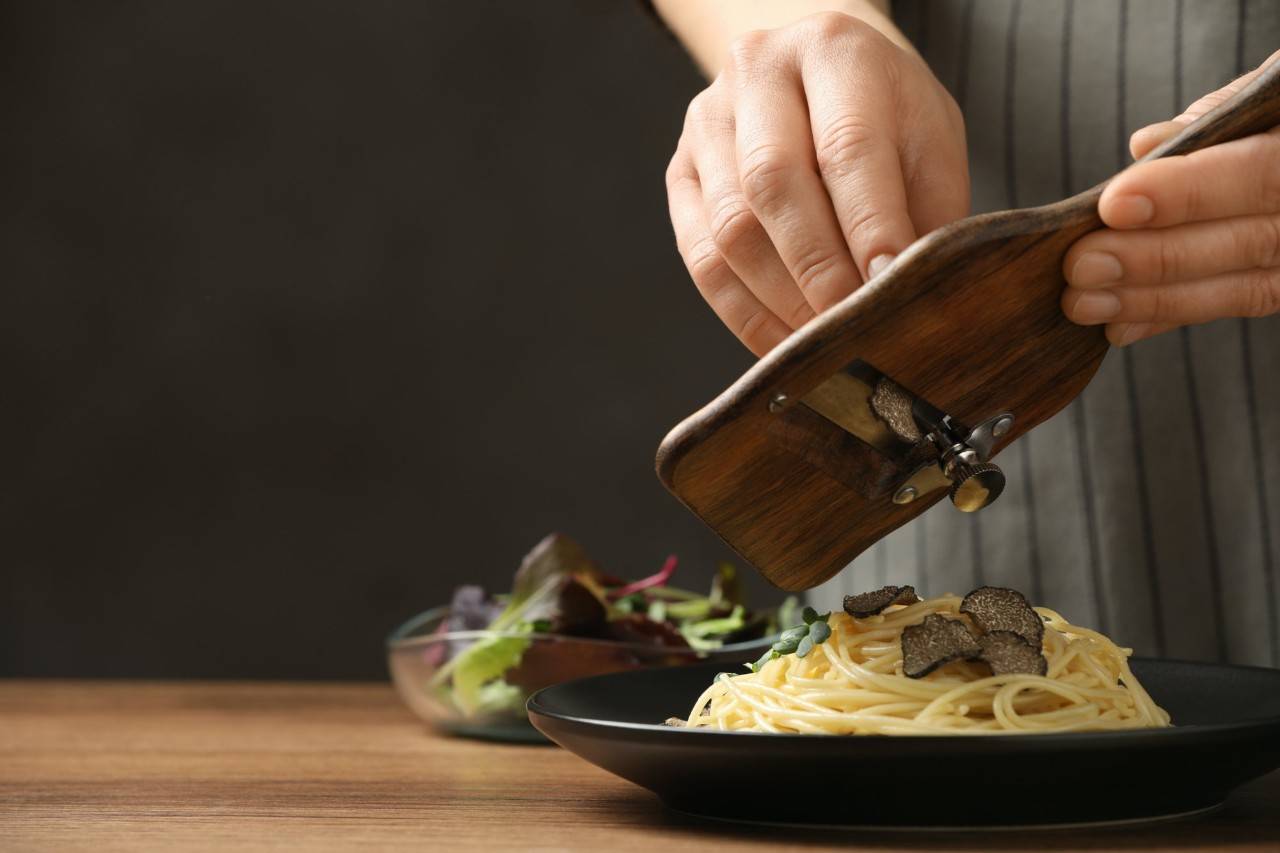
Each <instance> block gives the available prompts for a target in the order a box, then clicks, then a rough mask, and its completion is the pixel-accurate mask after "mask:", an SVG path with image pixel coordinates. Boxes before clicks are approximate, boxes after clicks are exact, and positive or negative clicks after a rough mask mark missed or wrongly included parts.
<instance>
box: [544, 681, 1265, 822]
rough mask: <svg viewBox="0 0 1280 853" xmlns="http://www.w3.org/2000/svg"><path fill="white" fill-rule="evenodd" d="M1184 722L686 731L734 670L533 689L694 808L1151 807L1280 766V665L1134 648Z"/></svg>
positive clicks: (873, 811)
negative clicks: (969, 729) (883, 730)
mask: <svg viewBox="0 0 1280 853" xmlns="http://www.w3.org/2000/svg"><path fill="white" fill-rule="evenodd" d="M1132 665H1133V670H1134V673H1135V674H1136V675H1137V676H1138V678H1140V679H1141V680H1142V683H1143V685H1144V686H1145V687H1146V688H1147V690H1148V691H1149V692H1150V693H1151V695H1152V697H1153V698H1154V699H1155V700H1156V702H1158V703H1159V704H1160V705H1162V706H1163V707H1164V708H1165V709H1166V710H1168V711H1169V713H1170V714H1171V715H1172V716H1173V721H1174V723H1175V726H1174V727H1173V728H1168V729H1147V730H1140V731H1129V732H1099V733H1092V734H1086V733H1080V734H1057V735H970V736H964V735H958V736H953V735H949V736H938V737H931V736H884V735H868V736H856V737H831V736H822V735H775V734H756V733H733V732H714V731H698V730H685V729H679V728H670V727H667V726H663V725H655V723H660V722H661V721H662V720H665V719H666V718H668V717H672V716H676V717H679V716H684V715H685V714H686V713H687V712H688V709H689V708H690V707H691V706H692V704H693V701H694V700H695V699H697V698H698V694H699V693H701V692H702V690H703V689H704V688H705V687H706V686H707V685H708V684H710V683H711V680H712V678H713V677H714V676H715V674H716V672H718V671H720V670H721V669H722V668H723V667H721V666H716V665H714V664H712V665H699V666H685V667H674V668H670V669H654V670H647V671H641V672H623V673H616V674H613V675H602V676H597V677H595V678H586V679H582V680H580V681H571V682H567V683H565V684H559V685H556V686H554V687H548V688H546V689H545V690H541V691H539V692H538V693H536V694H534V695H533V696H532V697H531V698H530V699H529V718H530V720H531V721H532V722H533V724H534V725H535V726H537V727H538V728H539V729H540V730H541V731H542V732H543V733H544V734H546V735H547V737H549V738H551V739H552V740H554V741H555V742H556V743H558V744H560V745H561V746H563V747H564V748H565V749H567V750H569V751H570V752H573V753H576V754H577V755H579V756H581V757H582V758H585V759H586V760H587V761H590V762H591V763H593V764H596V765H599V766H600V767H603V768H604V769H606V770H608V771H610V772H612V773H616V774H617V775H619V776H621V777H623V778H624V779H629V780H630V781H632V782H635V783H636V784H637V785H643V786H644V787H646V788H648V789H649V790H651V791H653V792H654V793H656V794H657V795H658V796H659V797H661V798H662V800H663V802H665V803H666V804H667V805H668V806H670V807H671V808H673V809H676V810H678V811H682V812H688V813H692V814H698V815H704V816H708V817H717V818H727V819H732V820H753V821H768V822H779V823H802V824H833V825H858V826H879V827H885V826H899V827H912V828H919V827H930V826H931V827H941V826H999V825H1024V826H1025V825H1033V824H1061V823H1093V822H1106V821H1127V820H1146V819H1152V818H1158V817H1168V816H1175V815H1185V814H1193V813H1195V812H1198V811H1202V810H1206V809H1211V808H1214V807H1215V806H1217V805H1219V804H1220V803H1221V802H1222V801H1223V800H1224V799H1225V798H1226V796H1227V794H1228V793H1229V792H1230V791H1231V790H1232V789H1234V788H1236V787H1237V786H1239V785H1241V784H1243V783H1244V782H1247V781H1248V780H1250V779H1253V778H1256V777H1258V776H1261V775H1262V774H1264V773H1266V772H1267V771H1269V770H1271V769H1274V768H1275V767H1277V766H1278V765H1280V670H1273V669H1260V668H1255V667H1243V666H1221V665H1215V664H1201V663H1183V662H1176V661H1158V660H1141V659H1138V660H1134V661H1133V662H1132Z"/></svg>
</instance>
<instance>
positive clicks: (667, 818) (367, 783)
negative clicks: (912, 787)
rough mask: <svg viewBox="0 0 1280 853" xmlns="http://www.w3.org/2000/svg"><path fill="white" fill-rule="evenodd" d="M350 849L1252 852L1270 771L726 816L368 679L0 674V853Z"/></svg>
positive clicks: (1275, 817) (1275, 786)
mask: <svg viewBox="0 0 1280 853" xmlns="http://www.w3.org/2000/svg"><path fill="white" fill-rule="evenodd" d="M673 772H679V771H678V768H673ZM762 803H767V798H765V797H763V796H762ZM762 812H763V813H765V814H767V808H766V809H762ZM357 847H359V848H365V849H370V850H385V849H414V850H442V851H472V850H486V851H487V850H522V851H524V850H528V851H551V850H565V851H578V850H583V851H586V850H591V851H595V850H608V851H650V850H661V851H663V853H678V851H686V850H708V849H715V850H717V851H719V850H765V849H787V848H790V849H804V850H847V849H864V850H917V849H927V850H967V851H985V850H1076V849H1079V850H1149V849H1150V850H1159V849H1176V850H1185V851H1196V850H1206V851H1207V850H1224V849H1229V850H1236V851H1245V852H1246V853H1255V851H1257V853H1261V851H1276V850H1280V774H1272V775H1271V776H1268V777H1266V778H1264V779H1260V780H1258V781H1256V782H1254V783H1252V784H1251V785H1249V786H1247V787H1246V788H1245V789H1243V790H1241V791H1240V792H1239V793H1238V794H1237V795H1236V796H1235V797H1234V798H1233V799H1232V800H1231V802H1230V803H1229V805H1228V806H1227V807H1226V808H1225V809H1224V810H1222V811H1220V812H1218V813H1216V814H1213V815H1210V816H1207V817H1204V818H1201V819H1199V820H1195V821H1188V822H1177V823H1163V824H1155V825H1149V826H1146V827H1131V828H1124V829H1109V830H1074V831H1037V832H1006V833H993V832H975V833H961V834H954V833H952V834H949V835H938V834H906V833H884V832H865V831H858V832H854V831H835V830H825V831H819V830H792V829H781V828H761V827H741V826H736V825H732V824H724V823H718V822H714V821H704V820H699V819H696V818H689V817H684V816H681V815H678V814H674V813H672V812H669V811H667V810H666V809H664V808H663V807H662V806H661V804H660V803H659V802H658V801H657V799H656V798H655V797H654V796H653V795H651V794H650V793H649V792H648V791H645V790H643V789H641V788H638V787H635V786H634V785H631V784H629V783H627V782H624V781H623V780H621V779H617V778H615V777H613V776H610V775H609V774H607V773H605V772H604V771H602V770H599V769H597V768H595V767H593V766H591V765H590V764H587V763H586V762H584V761H581V760H579V759H578V758H576V757H574V756H573V755H570V754H569V753H567V752H564V751H563V750H560V749H557V748H553V747H540V746H509V745H497V744H487V743H479V742H474V741H467V740H459V739H453V738H445V737H438V736H435V735H433V734H431V733H429V732H428V731H427V730H426V729H425V728H424V727H423V726H422V725H421V724H420V723H419V722H418V721H417V720H416V719H415V718H414V717H412V716H411V715H410V714H409V713H408V711H406V710H405V709H404V708H403V707H402V706H401V705H400V704H399V702H398V701H397V699H396V698H395V695H394V694H393V692H392V690H391V688H390V687H389V686H387V685H384V684H310V683H309V684H281V683H243V682H241V683H225V682H220V683H207V682H206V683H157V682H117V681H108V682H103V681H96V682H95V681H7V682H6V681H0V850H4V851H6V852H7V853H8V852H9V851H26V850H93V851H115V850H128V851H139V850H166V851H168V850H178V851H181V850H206V849H238V850H268V849H275V850H279V849H298V850H345V849H352V848H357Z"/></svg>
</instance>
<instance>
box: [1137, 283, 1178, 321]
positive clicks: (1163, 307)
mask: <svg viewBox="0 0 1280 853" xmlns="http://www.w3.org/2000/svg"><path fill="white" fill-rule="evenodd" d="M1147 290H1149V291H1150V292H1149V294H1148V300H1149V301H1148V304H1147V305H1146V310H1145V311H1144V312H1142V313H1143V314H1144V316H1143V317H1142V318H1141V319H1142V320H1155V321H1162V320H1172V319H1174V317H1175V315H1176V313H1177V305H1176V304H1175V303H1176V301H1177V300H1176V298H1175V297H1173V296H1172V295H1171V293H1170V288H1166V287H1152V288H1147Z"/></svg>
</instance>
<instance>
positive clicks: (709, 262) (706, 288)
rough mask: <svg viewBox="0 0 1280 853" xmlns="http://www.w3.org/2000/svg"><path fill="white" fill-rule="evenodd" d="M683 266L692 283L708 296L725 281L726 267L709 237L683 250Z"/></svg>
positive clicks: (722, 257) (722, 256) (717, 248)
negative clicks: (687, 271) (686, 269)
mask: <svg viewBox="0 0 1280 853" xmlns="http://www.w3.org/2000/svg"><path fill="white" fill-rule="evenodd" d="M684 264H685V266H686V267H687V268H688V270H689V276H690V278H692V279H693V283H694V284H696V285H697V286H698V289H699V290H701V291H702V292H703V293H705V294H707V295H708V296H710V295H711V294H714V293H715V292H716V291H717V290H719V289H720V288H721V287H723V285H724V284H725V283H726V281H727V279H726V277H725V276H724V274H723V273H724V272H725V271H726V270H727V269H728V265H727V264H726V263H725V260H724V255H722V254H720V249H719V247H718V246H716V244H715V241H714V240H712V239H711V238H710V237H703V238H702V239H701V240H698V241H697V242H695V243H694V244H693V245H691V246H689V248H688V249H686V250H685V253H684Z"/></svg>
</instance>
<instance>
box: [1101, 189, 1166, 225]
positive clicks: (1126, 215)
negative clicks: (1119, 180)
mask: <svg viewBox="0 0 1280 853" xmlns="http://www.w3.org/2000/svg"><path fill="white" fill-rule="evenodd" d="M1110 207H1111V215H1110V216H1109V217H1107V224H1108V225H1119V226H1121V227H1124V226H1132V225H1145V224H1146V223H1148V222H1150V221H1151V220H1152V219H1154V218H1155V215H1156V206H1155V203H1154V202H1152V201H1151V199H1149V198H1147V197H1146V196H1145V195H1122V196H1120V197H1119V198H1118V199H1116V200H1115V201H1113V202H1111V205H1110Z"/></svg>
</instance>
